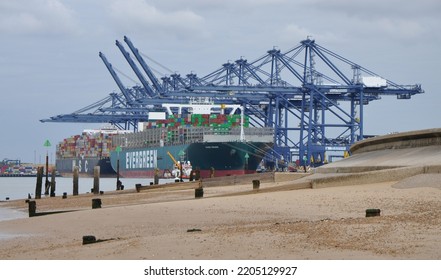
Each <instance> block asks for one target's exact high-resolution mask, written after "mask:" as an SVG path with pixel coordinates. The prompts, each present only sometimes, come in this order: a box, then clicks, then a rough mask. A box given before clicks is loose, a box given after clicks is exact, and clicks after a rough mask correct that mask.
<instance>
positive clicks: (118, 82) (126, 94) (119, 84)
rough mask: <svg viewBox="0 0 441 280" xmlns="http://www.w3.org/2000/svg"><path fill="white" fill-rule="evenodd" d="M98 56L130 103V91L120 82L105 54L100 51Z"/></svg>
mask: <svg viewBox="0 0 441 280" xmlns="http://www.w3.org/2000/svg"><path fill="white" fill-rule="evenodd" d="M99 56H100V57H101V59H102V60H103V62H104V64H105V65H106V67H107V70H109V72H110V75H112V78H113V79H114V80H115V82H116V84H117V85H118V87H119V89H120V90H121V92H122V94H123V95H124V97H125V99H126V101H127V103H128V104H131V103H132V98H131V96H130V93H129V91H128V90H127V88H126V87H125V86H124V85H123V83H122V82H121V80H120V78H119V77H118V75H117V74H116V72H115V70H113V67H112V64H110V62H109V61H108V60H107V58H106V56H105V55H104V54H103V53H102V52H100V53H99Z"/></svg>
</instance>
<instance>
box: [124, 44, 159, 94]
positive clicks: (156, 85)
mask: <svg viewBox="0 0 441 280" xmlns="http://www.w3.org/2000/svg"><path fill="white" fill-rule="evenodd" d="M124 41H125V42H126V43H127V45H128V46H129V48H130V50H131V51H132V52H133V54H134V55H135V57H136V59H137V60H138V61H139V64H141V67H142V69H144V71H145V72H146V73H147V76H149V79H150V80H151V81H152V83H153V87H154V88H155V90H156V91H157V92H159V93H163V89H162V86H161V84H160V83H159V81H158V79H157V78H156V76H155V75H154V74H153V72H152V70H151V69H150V67H149V66H148V65H147V63H146V62H145V61H144V59H143V58H142V56H141V55H140V54H139V51H138V49H137V48H135V46H134V45H133V43H132V41H130V39H129V38H127V36H124Z"/></svg>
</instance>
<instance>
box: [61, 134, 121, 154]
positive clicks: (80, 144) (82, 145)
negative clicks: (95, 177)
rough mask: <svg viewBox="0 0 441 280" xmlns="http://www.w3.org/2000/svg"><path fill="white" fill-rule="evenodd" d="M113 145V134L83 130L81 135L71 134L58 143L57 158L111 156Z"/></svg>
mask: <svg viewBox="0 0 441 280" xmlns="http://www.w3.org/2000/svg"><path fill="white" fill-rule="evenodd" d="M111 147H112V134H107V133H103V132H95V133H93V132H89V133H88V132H83V133H82V134H81V135H75V136H71V137H69V138H66V139H64V140H63V141H62V142H60V143H58V145H57V147H56V154H57V158H60V159H62V158H77V157H96V158H101V157H109V156H110V148H111Z"/></svg>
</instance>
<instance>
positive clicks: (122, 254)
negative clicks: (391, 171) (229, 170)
mask: <svg viewBox="0 0 441 280" xmlns="http://www.w3.org/2000/svg"><path fill="white" fill-rule="evenodd" d="M312 176H317V175H314V174H311V175H309V176H306V177H304V178H300V179H296V180H287V181H282V182H268V183H262V184H261V186H260V189H258V190H253V189H252V184H251V182H250V183H247V184H240V185H227V186H213V187H206V188H204V197H203V198H195V192H194V188H191V187H188V188H186V187H185V185H183V186H181V187H180V186H178V187H163V188H159V189H152V190H146V191H141V192H139V193H138V192H136V191H135V190H125V191H120V192H108V193H105V194H102V195H93V194H85V195H80V196H77V197H73V196H69V197H68V198H67V199H62V198H61V197H54V198H42V199H40V200H37V212H40V213H42V212H49V211H61V210H63V211H67V210H74V211H71V212H65V213H59V214H52V215H44V216H38V217H31V218H24V219H16V220H9V221H2V222H0V232H1V233H2V234H3V238H1V239H0V259H3V260H7V259H13V260H28V259H49V260H52V259H60V260H74V259H99V260H101V259H110V260H111V259H126V260H140V259H176V260H181V259H207V260H211V259H304V260H308V259H337V260H346V259H363V260H370V259H378V260H382V259H398V260H404V259H410V260H416V259H433V260H438V259H441V235H440V234H439V233H440V230H441V200H440V198H441V175H440V174H421V175H416V176H411V177H409V178H405V179H403V180H400V181H396V180H394V181H386V182H380V183H369V184H353V185H344V184H342V186H332V187H325V188H300V189H296V187H295V185H296V184H295V183H296V182H297V185H299V183H298V182H299V181H301V180H304V179H305V178H308V177H312ZM93 198H100V199H101V200H102V208H100V209H92V207H91V201H92V199H93ZM0 206H1V207H9V208H14V209H23V211H27V207H28V206H27V204H26V203H25V201H24V200H20V201H10V202H3V203H1V204H0ZM371 208H378V209H381V215H380V216H379V217H365V214H366V213H365V211H366V209H371ZM85 235H94V236H95V237H96V238H97V239H98V241H99V242H96V243H93V244H87V245H83V244H82V241H83V240H82V238H83V236H85Z"/></svg>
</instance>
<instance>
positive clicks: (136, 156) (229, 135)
mask: <svg viewBox="0 0 441 280" xmlns="http://www.w3.org/2000/svg"><path fill="white" fill-rule="evenodd" d="M162 106H163V107H165V108H166V111H167V112H163V113H160V112H158V113H149V121H148V122H146V123H144V129H143V131H140V132H136V133H130V134H123V135H114V136H112V146H113V148H112V149H111V152H110V159H111V165H112V167H113V170H118V171H119V175H120V176H121V177H135V178H136V177H148V178H152V177H153V176H155V175H156V174H157V175H158V176H159V177H163V178H181V179H182V178H190V177H191V175H192V172H197V173H198V176H200V177H201V178H207V177H218V176H229V175H240V174H249V173H255V172H256V169H257V167H258V166H259V164H260V163H261V161H262V159H263V157H264V156H265V155H266V153H267V152H268V151H269V150H271V149H272V148H273V137H274V132H273V129H272V128H257V127H250V126H249V118H248V117H247V116H244V115H243V110H241V111H242V113H241V114H234V112H236V111H237V109H239V108H240V106H239V105H232V107H227V106H224V105H214V104H206V103H203V104H202V103H198V104H195V103H191V104H189V105H184V104H178V105H177V104H163V105H162ZM172 108H174V109H175V110H176V108H177V109H178V113H177V114H176V113H172V110H171V109H172ZM225 110H229V111H230V113H228V114H226V113H225ZM182 112H185V114H183V113H182ZM152 116H155V117H153V118H152ZM193 174H194V173H193Z"/></svg>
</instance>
